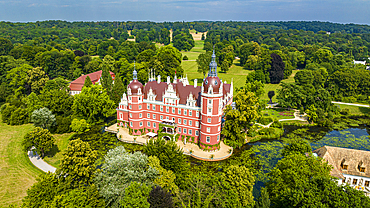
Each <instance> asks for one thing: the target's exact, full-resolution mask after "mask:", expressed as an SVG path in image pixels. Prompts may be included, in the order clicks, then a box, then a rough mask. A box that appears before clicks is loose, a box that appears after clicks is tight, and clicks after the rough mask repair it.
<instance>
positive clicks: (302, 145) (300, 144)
mask: <svg viewBox="0 0 370 208" xmlns="http://www.w3.org/2000/svg"><path fill="white" fill-rule="evenodd" d="M287 143H288V144H287V145H285V146H284V148H283V151H282V152H281V155H282V156H283V157H286V156H288V155H290V154H301V155H303V154H305V153H310V152H312V149H311V146H310V144H309V143H308V142H307V141H306V140H304V139H302V138H299V137H298V138H290V139H288V140H287Z"/></svg>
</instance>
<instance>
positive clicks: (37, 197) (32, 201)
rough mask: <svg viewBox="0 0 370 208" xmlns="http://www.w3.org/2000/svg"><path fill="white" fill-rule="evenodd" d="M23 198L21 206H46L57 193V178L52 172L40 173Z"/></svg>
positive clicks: (36, 207)
mask: <svg viewBox="0 0 370 208" xmlns="http://www.w3.org/2000/svg"><path fill="white" fill-rule="evenodd" d="M36 181H37V182H36V183H34V184H33V185H32V186H31V187H30V188H29V189H28V190H27V196H25V197H24V199H23V207H30V208H39V207H47V206H48V204H49V203H51V202H52V201H53V199H54V197H55V196H56V195H57V194H58V189H57V188H56V187H57V186H58V179H57V178H56V176H55V174H53V173H50V172H48V173H46V174H40V175H39V177H37V179H36Z"/></svg>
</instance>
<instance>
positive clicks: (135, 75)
mask: <svg viewBox="0 0 370 208" xmlns="http://www.w3.org/2000/svg"><path fill="white" fill-rule="evenodd" d="M135 64H136V61H134V72H133V73H132V74H133V79H134V80H137V71H136V66H135Z"/></svg>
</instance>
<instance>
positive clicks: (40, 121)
mask: <svg viewBox="0 0 370 208" xmlns="http://www.w3.org/2000/svg"><path fill="white" fill-rule="evenodd" d="M31 122H33V125H35V126H37V127H41V128H43V129H50V128H51V127H52V126H54V125H55V116H54V115H53V114H52V113H51V111H50V110H49V109H47V108H40V109H38V110H34V111H33V112H32V115H31Z"/></svg>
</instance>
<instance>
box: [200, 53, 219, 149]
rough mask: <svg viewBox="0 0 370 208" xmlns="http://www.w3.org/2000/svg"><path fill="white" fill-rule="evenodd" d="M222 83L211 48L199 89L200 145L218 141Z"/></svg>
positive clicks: (212, 143) (214, 143) (202, 146)
mask: <svg viewBox="0 0 370 208" xmlns="http://www.w3.org/2000/svg"><path fill="white" fill-rule="evenodd" d="M221 85H222V83H221V80H220V78H218V76H217V63H216V55H215V52H214V50H213V54H212V61H211V63H210V64H209V72H208V76H207V77H206V78H205V79H204V80H203V84H202V90H201V109H202V110H201V128H200V147H201V148H204V147H205V145H202V144H206V145H216V144H218V143H220V132H221V115H222V96H223V90H222V87H221Z"/></svg>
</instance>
